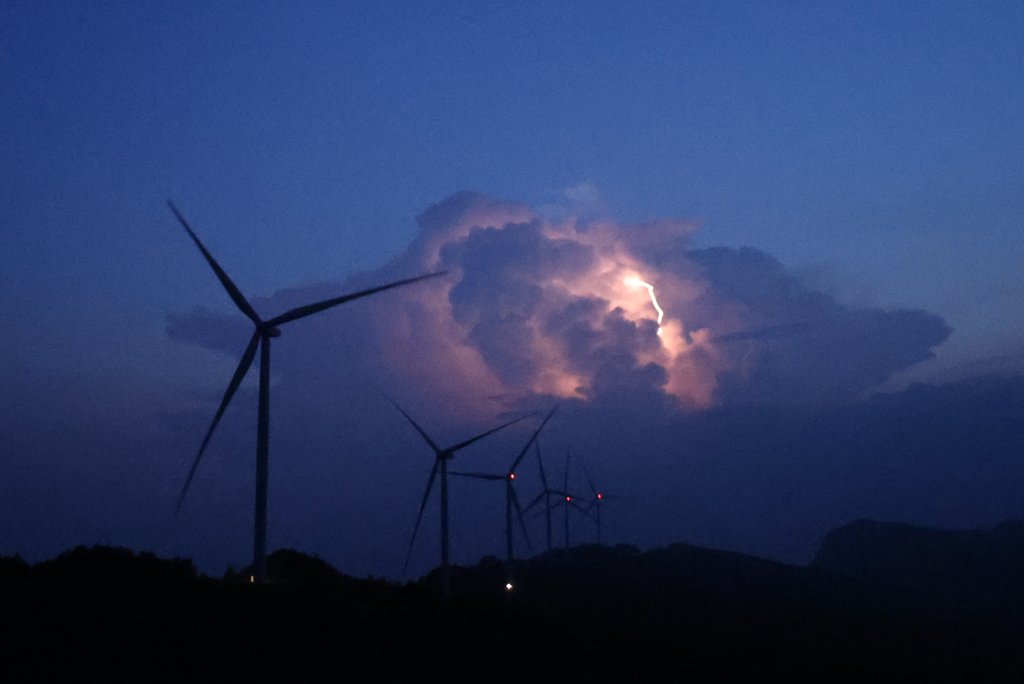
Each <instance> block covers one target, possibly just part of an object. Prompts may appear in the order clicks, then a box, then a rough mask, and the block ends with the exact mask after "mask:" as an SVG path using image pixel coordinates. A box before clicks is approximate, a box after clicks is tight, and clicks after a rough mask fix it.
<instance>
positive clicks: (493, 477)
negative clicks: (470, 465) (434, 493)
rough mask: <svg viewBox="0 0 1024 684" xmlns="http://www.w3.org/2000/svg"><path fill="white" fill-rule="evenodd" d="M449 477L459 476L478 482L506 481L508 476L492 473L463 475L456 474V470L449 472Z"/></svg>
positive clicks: (461, 473)
mask: <svg viewBox="0 0 1024 684" xmlns="http://www.w3.org/2000/svg"><path fill="white" fill-rule="evenodd" d="M448 474H449V475H458V476H459V477H475V478H476V479H478V480H505V479H507V478H508V475H494V474H491V473H463V472H456V471H454V470H449V471H448Z"/></svg>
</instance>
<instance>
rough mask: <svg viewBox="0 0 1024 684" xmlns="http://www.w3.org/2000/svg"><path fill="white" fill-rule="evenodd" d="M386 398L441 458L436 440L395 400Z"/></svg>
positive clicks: (385, 396) (386, 396)
mask: <svg viewBox="0 0 1024 684" xmlns="http://www.w3.org/2000/svg"><path fill="white" fill-rule="evenodd" d="M384 398H385V399H387V400H388V401H390V402H391V405H392V406H394V407H395V408H396V409H398V411H399V413H401V414H402V415H403V416H405V419H406V420H407V421H409V422H410V423H412V426H413V427H414V428H416V432H418V433H420V436H421V437H423V439H425V440H427V444H429V445H430V448H431V449H433V450H434V453H435V454H436V455H438V456H440V455H441V447H439V446H437V444H435V443H434V440H432V439H430V435H428V434H427V433H426V432H424V431H423V428H421V427H420V426H419V424H418V423H417V422H416V421H415V420H413V419H412V416H410V415H409V414H408V413H406V412H405V410H403V409H402V407H401V406H399V405H398V404H397V403H395V400H394V399H392V398H391V397H389V396H388V395H386V394H385V395H384Z"/></svg>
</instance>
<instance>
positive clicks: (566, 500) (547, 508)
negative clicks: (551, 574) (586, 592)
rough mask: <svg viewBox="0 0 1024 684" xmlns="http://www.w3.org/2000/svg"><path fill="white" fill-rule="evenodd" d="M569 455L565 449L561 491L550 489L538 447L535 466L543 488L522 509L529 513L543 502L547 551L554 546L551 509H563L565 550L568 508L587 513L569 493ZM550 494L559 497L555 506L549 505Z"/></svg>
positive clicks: (568, 451)
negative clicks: (562, 507)
mask: <svg viewBox="0 0 1024 684" xmlns="http://www.w3.org/2000/svg"><path fill="white" fill-rule="evenodd" d="M570 455H571V450H569V449H567V450H566V452H565V479H564V482H563V484H562V489H552V488H551V487H549V486H548V479H547V475H546V474H545V473H544V462H543V461H542V460H541V458H540V448H539V447H538V448H537V464H538V465H539V466H540V479H541V484H542V485H543V486H544V489H543V490H541V493H540V494H538V495H537V497H536V498H535V499H534V500H533V501H531V502H530V505H528V506H527V507H526V508H525V509H524V511H529V510H530V509H531V508H533V507H534V506H536V505H537V504H538V503H540V502H541V500H543V501H544V515H545V518H546V522H547V537H548V551H550V550H551V549H552V548H553V546H554V545H553V543H552V534H551V511H552V510H553V509H555V508H558V507H559V506H564V507H565V547H566V548H569V507H570V506H571V507H572V508H575V509H576V510H577V511H579V512H580V513H581V514H583V515H587V511H586V510H585V509H584V508H581V507H580V506H579V505H577V503H576V502H575V501H574V500H573V499H574V497H573V495H572V494H570V493H569V458H570ZM552 494H554V495H556V496H558V497H559V500H558V502H557V503H555V504H552V503H551V498H550V497H551V495H552Z"/></svg>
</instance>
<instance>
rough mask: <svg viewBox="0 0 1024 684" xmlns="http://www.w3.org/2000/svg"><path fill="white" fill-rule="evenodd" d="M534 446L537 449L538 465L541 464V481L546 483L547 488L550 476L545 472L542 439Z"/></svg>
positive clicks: (543, 483) (545, 487)
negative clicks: (541, 446) (541, 447)
mask: <svg viewBox="0 0 1024 684" xmlns="http://www.w3.org/2000/svg"><path fill="white" fill-rule="evenodd" d="M533 448H534V449H536V451H537V465H538V466H540V483H541V484H542V485H544V489H547V488H548V477H547V475H545V474H544V461H542V460H541V458H540V440H537V441H535V442H534V443H533Z"/></svg>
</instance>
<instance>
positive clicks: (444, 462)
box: [387, 397, 529, 596]
mask: <svg viewBox="0 0 1024 684" xmlns="http://www.w3.org/2000/svg"><path fill="white" fill-rule="evenodd" d="M387 399H388V401H390V402H391V404H392V405H393V406H394V407H395V408H396V409H398V410H399V412H400V413H401V414H402V415H403V416H405V419H406V420H408V421H409V422H410V423H412V426H413V427H414V428H416V432H418V433H420V436H421V437H422V438H423V439H424V440H425V441H426V442H427V444H429V445H430V448H431V449H433V450H434V467H433V468H431V470H430V478H429V479H428V480H427V489H426V491H425V492H423V501H422V503H420V511H419V513H418V514H417V515H416V525H415V526H414V527H413V528H412V539H411V540H409V550H408V552H406V554H405V565H403V566H402V575H405V571H406V570H407V569H408V567H409V558H410V556H412V545H413V543H414V542H415V541H416V533H417V532H418V531H419V529H420V521H421V520H422V519H423V509H425V508H426V507H427V499H429V498H430V490H431V488H432V487H433V486H434V478H436V477H437V471H438V470H440V471H441V592H442V593H443V594H444V595H445V596H450V595H451V591H452V590H451V579H450V574H449V570H448V461H450V460H451V459H452V458H454V457H455V452H457V451H459V450H460V449H464V448H465V447H468V446H469V445H470V444H472V443H473V442H476V441H478V440H481V439H483V438H484V437H486V436H488V435H491V434H494V433H495V432H497V431H498V430H501V429H503V428H507V427H508V426H509V425H512V424H513V423H518V422H519V421H521V420H524V419H526V418H529V416H522V417H521V418H516V419H515V420H510V421H509V422H507V423H505V424H504V425H499V426H498V427H496V428H494V429H491V430H488V431H487V432H485V433H483V434H480V435H477V436H476V437H473V438H472V439H467V440H466V441H465V442H459V443H458V444H456V445H454V446H450V447H448V448H446V449H442V448H441V447H439V446H437V444H436V443H435V442H434V440H432V439H431V438H430V435H428V434H427V433H426V432H425V431H424V430H423V428H421V427H420V426H419V424H418V423H417V422H416V421H415V420H413V419H412V417H411V416H410V415H409V414H408V413H406V412H405V410H404V409H402V407H401V406H399V405H398V404H396V403H395V402H394V400H393V399H391V398H390V397H388V398H387Z"/></svg>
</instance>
